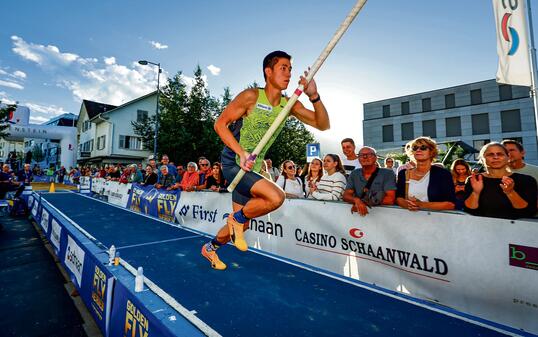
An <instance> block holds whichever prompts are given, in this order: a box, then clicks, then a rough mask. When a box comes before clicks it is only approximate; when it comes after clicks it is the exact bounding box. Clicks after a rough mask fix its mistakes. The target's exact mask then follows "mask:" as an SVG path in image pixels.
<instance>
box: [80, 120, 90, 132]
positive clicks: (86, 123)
mask: <svg viewBox="0 0 538 337" xmlns="http://www.w3.org/2000/svg"><path fill="white" fill-rule="evenodd" d="M91 127H92V123H91V122H90V121H84V123H82V132H84V131H87V130H89V129H91Z"/></svg>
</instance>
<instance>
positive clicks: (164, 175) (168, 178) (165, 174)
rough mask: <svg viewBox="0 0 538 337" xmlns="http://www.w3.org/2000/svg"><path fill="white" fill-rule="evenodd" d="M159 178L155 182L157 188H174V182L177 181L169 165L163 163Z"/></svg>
mask: <svg viewBox="0 0 538 337" xmlns="http://www.w3.org/2000/svg"><path fill="white" fill-rule="evenodd" d="M160 173H161V175H160V176H159V180H158V181H157V183H156V184H155V188H163V189H167V190H171V189H174V184H175V183H176V177H174V176H173V175H172V174H171V173H170V172H169V171H168V166H166V165H162V166H161V167H160Z"/></svg>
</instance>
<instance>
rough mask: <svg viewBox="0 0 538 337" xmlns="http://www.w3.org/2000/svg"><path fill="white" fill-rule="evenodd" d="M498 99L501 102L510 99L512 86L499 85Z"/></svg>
mask: <svg viewBox="0 0 538 337" xmlns="http://www.w3.org/2000/svg"><path fill="white" fill-rule="evenodd" d="M499 99H500V100H501V101H506V100H509V99H512V86H510V85H506V84H501V85H499Z"/></svg>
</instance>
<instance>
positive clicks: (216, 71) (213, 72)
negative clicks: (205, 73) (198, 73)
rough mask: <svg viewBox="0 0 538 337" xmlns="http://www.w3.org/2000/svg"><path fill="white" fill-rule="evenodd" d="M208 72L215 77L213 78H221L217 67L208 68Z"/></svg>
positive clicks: (210, 66) (209, 66)
mask: <svg viewBox="0 0 538 337" xmlns="http://www.w3.org/2000/svg"><path fill="white" fill-rule="evenodd" d="M207 70H209V72H210V73H211V74H212V75H213V76H219V74H220V68H219V67H217V66H214V65H212V64H210V65H208V66H207Z"/></svg>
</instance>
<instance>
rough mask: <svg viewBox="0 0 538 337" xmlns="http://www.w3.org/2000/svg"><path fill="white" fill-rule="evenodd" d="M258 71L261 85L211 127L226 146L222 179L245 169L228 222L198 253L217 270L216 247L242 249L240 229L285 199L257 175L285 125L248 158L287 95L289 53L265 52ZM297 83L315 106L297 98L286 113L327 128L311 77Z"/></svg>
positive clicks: (235, 102) (219, 264)
mask: <svg viewBox="0 0 538 337" xmlns="http://www.w3.org/2000/svg"><path fill="white" fill-rule="evenodd" d="M262 70H263V75H264V78H265V87H264V88H250V89H246V90H244V91H243V92H241V93H240V94H239V95H238V96H237V97H235V98H234V99H233V100H232V101H231V102H230V104H228V106H227V107H226V109H224V111H223V112H222V114H221V115H220V116H219V118H218V119H217V121H216V122H215V131H216V132H217V134H218V135H219V136H220V138H221V139H222V141H223V143H224V144H225V147H224V149H223V151H222V156H221V162H222V169H223V173H224V177H225V178H226V180H227V181H232V180H233V179H234V177H235V176H236V175H237V173H238V172H239V171H240V170H244V171H245V172H246V174H245V176H244V177H243V178H242V179H241V182H240V183H239V184H238V185H237V187H236V188H235V190H234V192H233V194H232V201H233V213H232V214H230V216H229V217H228V220H227V224H226V225H225V226H223V227H222V228H221V229H220V230H219V232H218V233H217V235H216V236H215V238H214V239H213V240H212V241H210V242H208V243H207V244H205V245H204V246H203V247H202V255H203V256H204V257H205V258H207V259H208V260H209V261H210V262H211V266H212V267H213V268H215V269H219V270H223V269H225V268H226V265H225V264H224V263H223V262H222V261H220V259H219V257H218V256H217V253H216V251H217V249H218V248H219V247H221V246H223V245H225V244H226V243H227V242H228V241H230V240H231V241H232V243H233V244H234V245H235V247H236V248H237V249H239V250H241V251H246V250H247V249H248V245H247V243H246V241H245V239H244V237H243V231H244V230H246V229H248V225H249V221H250V219H252V218H256V217H260V216H263V215H265V214H267V213H270V212H272V211H273V210H275V209H277V208H278V207H280V205H282V203H283V202H284V199H285V195H284V192H283V191H282V189H281V188H279V187H278V186H277V185H276V184H275V183H274V182H273V181H270V180H268V179H265V178H263V177H262V176H261V175H260V174H259V173H258V172H260V171H261V165H262V161H263V160H264V155H265V153H266V152H267V150H268V149H269V148H270V147H271V145H272V144H273V142H274V141H275V139H276V138H277V137H278V135H279V133H280V131H282V128H283V127H284V123H282V124H281V125H280V127H279V129H278V130H277V131H276V132H275V133H274V134H273V135H272V136H271V139H270V140H269V142H268V143H267V145H266V146H265V147H264V149H263V150H262V151H261V152H260V154H259V155H258V156H257V157H256V158H251V157H250V153H252V151H253V150H254V148H255V147H256V146H257V145H258V143H259V141H260V139H261V138H262V137H263V136H264V134H265V133H266V131H267V129H269V127H270V126H271V124H272V123H273V121H274V120H275V119H276V117H277V116H278V115H279V113H280V112H281V111H282V109H283V108H284V106H285V105H286V103H287V100H288V99H287V98H286V97H285V96H284V95H282V91H283V90H286V89H287V88H288V84H289V83H290V80H291V56H290V55H288V54H287V53H285V52H283V51H274V52H272V53H269V54H268V55H267V56H266V57H265V58H264V60H263V63H262ZM306 75H307V73H306V72H305V76H306ZM299 83H300V84H302V85H303V86H304V93H305V94H306V96H308V98H309V100H310V102H311V104H312V105H313V107H314V110H310V109H307V108H305V106H304V105H303V104H302V103H301V102H299V101H297V102H296V103H295V104H294V105H293V107H292V108H291V110H290V114H291V115H292V116H294V117H296V118H297V119H299V120H300V121H302V122H303V123H306V124H308V125H310V126H313V127H315V128H317V129H319V130H327V129H329V127H330V122H329V115H328V114H327V110H326V109H325V106H324V105H323V102H322V101H321V97H320V95H319V94H318V89H317V86H316V83H315V81H314V80H312V81H310V82H309V83H307V81H306V78H305V77H303V76H301V78H300V81H299Z"/></svg>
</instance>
